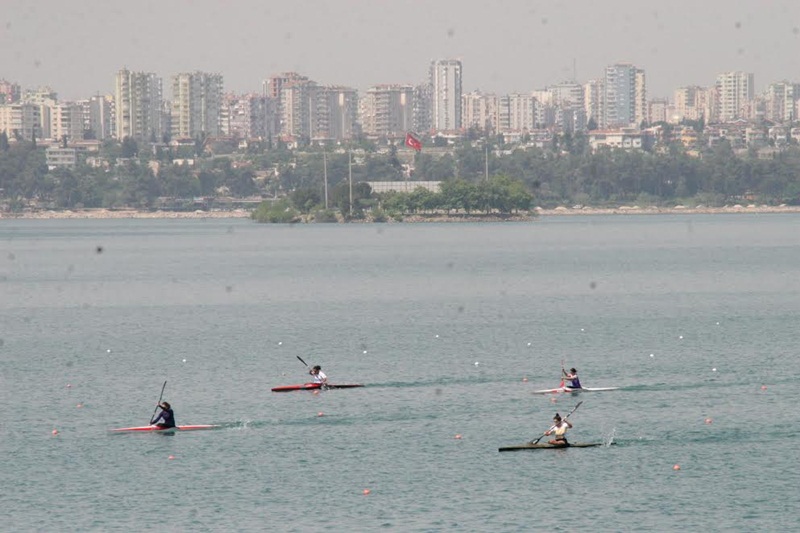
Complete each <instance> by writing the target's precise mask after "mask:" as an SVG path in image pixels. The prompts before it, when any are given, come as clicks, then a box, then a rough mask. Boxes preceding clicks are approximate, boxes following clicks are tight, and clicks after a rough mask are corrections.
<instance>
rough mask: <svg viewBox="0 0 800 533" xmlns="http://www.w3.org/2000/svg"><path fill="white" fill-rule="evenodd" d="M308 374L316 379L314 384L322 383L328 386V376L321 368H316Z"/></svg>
mask: <svg viewBox="0 0 800 533" xmlns="http://www.w3.org/2000/svg"><path fill="white" fill-rule="evenodd" d="M308 373H309V374H311V377H312V378H313V379H314V383H322V384H323V385H327V383H328V376H326V375H325V372H323V371H322V367H321V366H319V365H317V366H315V367H314V368H312V369H311V370H309V371H308Z"/></svg>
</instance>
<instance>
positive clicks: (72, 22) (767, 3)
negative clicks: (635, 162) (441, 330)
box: [0, 0, 800, 99]
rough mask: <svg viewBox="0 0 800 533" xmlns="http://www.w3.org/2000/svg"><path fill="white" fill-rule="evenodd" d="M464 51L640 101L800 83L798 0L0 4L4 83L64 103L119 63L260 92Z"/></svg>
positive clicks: (335, 80) (507, 88)
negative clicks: (44, 92) (616, 82)
mask: <svg viewBox="0 0 800 533" xmlns="http://www.w3.org/2000/svg"><path fill="white" fill-rule="evenodd" d="M441 58H458V59H461V61H462V62H463V69H464V70H463V73H464V90H465V91H470V90H473V89H481V90H485V91H493V92H498V93H509V92H523V91H530V90H533V89H539V88H544V87H545V86H547V85H549V84H554V83H557V82H559V81H563V80H568V79H572V78H573V66H574V67H575V71H576V73H577V79H578V81H580V82H585V81H586V80H588V79H591V78H596V77H600V76H601V75H602V72H603V68H604V67H605V66H606V65H608V64H611V63H615V62H631V63H634V64H635V65H637V66H638V67H641V68H644V69H645V71H646V74H647V85H648V93H649V94H648V97H662V96H667V97H671V96H672V90H673V89H674V88H675V87H679V86H683V85H704V86H708V85H712V84H713V83H714V79H715V76H716V74H717V73H719V72H723V71H728V70H744V71H747V72H753V73H755V78H756V88H757V89H761V88H763V87H764V86H765V85H766V84H767V83H769V82H772V81H778V80H782V79H788V80H790V81H797V82H800V0H663V1H661V2H656V1H651V0H572V1H562V0H547V1H540V0H489V1H486V2H470V1H467V0H392V1H383V0H337V1H324V0H317V1H311V0H288V1H287V0H230V1H226V2H218V1H211V0H195V1H191V0H127V1H118V0H67V1H63V0H60V1H54V0H0V79H2V78H5V79H7V80H9V81H15V82H18V83H20V84H21V85H22V86H23V87H35V86H38V85H50V86H51V87H52V88H53V89H55V90H56V91H58V93H59V97H60V98H61V99H77V98H84V97H87V96H89V95H91V94H95V93H97V92H101V93H110V92H112V91H113V77H114V74H115V72H116V71H117V70H119V69H120V68H123V67H128V68H130V69H132V70H142V71H148V72H156V73H157V74H159V75H161V76H163V77H164V78H165V97H169V96H170V90H169V89H168V87H169V85H168V83H167V80H168V77H169V76H170V75H172V74H175V73H177V72H186V71H192V70H203V71H208V72H219V73H221V74H222V75H223V76H224V80H225V89H226V90H232V91H237V92H245V91H259V90H260V87H261V82H262V80H263V79H265V78H266V77H267V76H269V75H270V74H274V73H277V72H283V71H297V72H300V73H301V74H304V75H306V76H308V77H309V78H311V79H313V80H314V81H316V82H318V83H321V84H325V85H333V84H340V85H348V86H351V87H355V88H356V89H359V90H360V91H363V90H365V89H366V88H368V87H369V86H371V85H376V84H382V83H415V84H416V83H420V82H422V81H425V80H426V79H427V72H428V70H427V69H428V65H429V63H430V61H431V60H432V59H441Z"/></svg>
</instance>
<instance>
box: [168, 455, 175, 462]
mask: <svg viewBox="0 0 800 533" xmlns="http://www.w3.org/2000/svg"><path fill="white" fill-rule="evenodd" d="M167 459H169V460H170V461H172V460H173V459H175V456H174V455H170V456H169V457H167Z"/></svg>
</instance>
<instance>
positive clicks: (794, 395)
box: [0, 215, 800, 531]
mask: <svg viewBox="0 0 800 533" xmlns="http://www.w3.org/2000/svg"><path fill="white" fill-rule="evenodd" d="M798 225H800V216H798V215H730V216H727V215H713V216H707V215H706V216H703V215H687V216H682V215H672V216H636V217H633V216H632V217H574V218H546V219H543V220H540V221H537V222H535V223H532V224H476V225H470V224H453V225H448V224H441V225H438V224H430V225H422V224H420V225H347V226H341V225H330V226H328V225H309V226H291V227H282V226H269V225H255V224H252V223H250V222H249V221H244V220H89V221H79V220H52V221H46V220H45V221H42V220H36V221H34V220H31V221H27V220H6V221H2V222H0V328H2V329H1V330H0V379H1V380H2V381H1V382H0V385H2V399H3V401H2V405H1V406H0V410H1V411H2V427H1V428H0V451H1V452H2V457H3V461H2V465H0V508H2V510H3V514H4V519H3V525H2V529H3V530H6V531H69V530H71V531H132V530H133V531H148V530H152V531H223V530H224V531H265V530H280V531H323V530H331V529H332V530H337V531H373V530H378V529H393V530H397V531H447V530H454V529H460V530H465V531H521V530H531V529H534V530H542V529H551V530H556V531H574V530H580V529H587V528H588V529H591V530H594V531H668V530H695V531H697V530H703V529H705V530H711V531H721V530H738V531H754V530H775V531H776V530H793V529H798V528H800V518H799V517H798V513H797V511H798V510H799V509H800V497H798V495H797V494H798V493H797V487H798V486H800V474H799V473H798V468H797V465H798V463H799V462H800V453H799V452H798V451H797V449H798V437H799V436H800V434H799V432H798V428H799V427H800V424H798V422H800V417H799V416H798V414H797V410H796V405H797V403H798V402H799V401H800V394H798V388H797V386H796V383H797V379H798V365H797V362H798V357H797V343H796V331H797V325H798V318H800V297H799V296H800V233H799V232H798V231H797V230H796V228H797V227H798ZM297 356H300V357H302V358H303V359H304V360H305V361H306V362H308V363H310V364H320V365H322V367H323V370H324V371H326V372H327V374H328V376H329V378H330V379H331V381H333V382H351V383H352V382H363V383H365V384H367V386H366V387H364V388H361V389H351V390H338V391H327V392H323V393H321V394H316V395H315V394H311V393H308V392H294V393H287V394H275V393H271V392H270V390H269V389H270V387H273V386H277V385H286V384H291V383H302V382H303V381H305V378H306V376H305V374H304V372H305V368H304V367H303V365H302V364H301V363H300V361H299V360H298V359H297ZM184 360H185V361H184ZM562 361H564V363H565V364H566V365H567V366H576V367H577V368H578V369H579V370H580V374H581V377H582V381H583V382H584V385H586V386H595V387H603V386H619V387H622V389H621V390H618V391H613V392H604V393H594V394H592V393H584V394H582V395H580V396H575V397H564V396H559V397H551V396H535V395H532V394H531V391H533V390H535V389H540V388H550V387H554V386H556V385H558V379H559V373H560V368H561V362H562ZM525 378H527V381H524V379H525ZM164 380H167V386H166V391H165V394H164V398H165V399H166V400H168V401H170V402H171V403H172V404H173V407H174V408H175V412H176V417H177V420H178V423H179V424H198V423H212V424H220V425H222V426H223V427H222V428H221V429H219V430H215V431H204V432H196V433H181V434H176V435H172V436H170V435H152V434H151V435H136V434H124V435H111V434H109V432H108V429H110V428H114V427H121V426H132V425H144V424H146V423H147V422H148V420H149V416H150V415H151V414H152V412H153V409H154V406H155V402H156V400H157V399H158V393H159V391H160V390H161V385H162V383H163V382H164ZM762 387H766V389H762ZM579 400H583V401H584V403H583V404H582V405H581V407H580V408H579V409H578V410H577V411H576V412H575V413H574V414H573V415H572V418H571V420H572V421H573V423H574V424H575V427H574V429H573V430H571V431H570V434H569V435H570V438H571V440H572V441H573V442H601V441H602V442H609V441H613V442H614V445H613V446H609V447H598V448H588V449H572V450H558V451H554V450H546V451H545V450H542V451H525V452H515V453H498V452H497V448H498V447H500V446H508V445H514V444H520V443H522V442H524V441H527V440H531V439H533V438H536V437H539V436H540V435H541V434H542V433H543V431H544V430H546V429H547V427H548V424H549V423H550V420H551V418H552V416H553V414H554V413H555V412H556V411H559V412H561V413H562V414H563V413H565V412H568V411H569V410H570V409H571V408H572V407H573V406H574V405H575V404H576V403H577V402H578V401H579ZM79 405H80V406H79ZM706 419H711V422H712V423H710V424H708V423H706ZM53 429H57V430H58V431H59V433H58V435H56V436H53V435H52V434H51V431H52V430H53ZM457 435H458V436H460V437H461V438H456V436H457ZM170 456H172V457H173V459H169V457H170ZM676 464H677V465H680V467H681V469H680V470H679V471H675V470H673V466H674V465H676ZM365 490H369V491H370V493H369V494H364V491H365Z"/></svg>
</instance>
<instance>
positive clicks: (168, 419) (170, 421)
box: [151, 409, 175, 428]
mask: <svg viewBox="0 0 800 533" xmlns="http://www.w3.org/2000/svg"><path fill="white" fill-rule="evenodd" d="M159 420H161V421H162V422H161V423H160V424H158V425H159V426H164V427H165V428H174V427H175V413H173V412H172V409H166V410H164V409H162V410H161V412H160V413H159V414H158V416H157V417H155V418H154V419H153V421H152V422H151V424H156V423H158V421H159Z"/></svg>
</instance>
